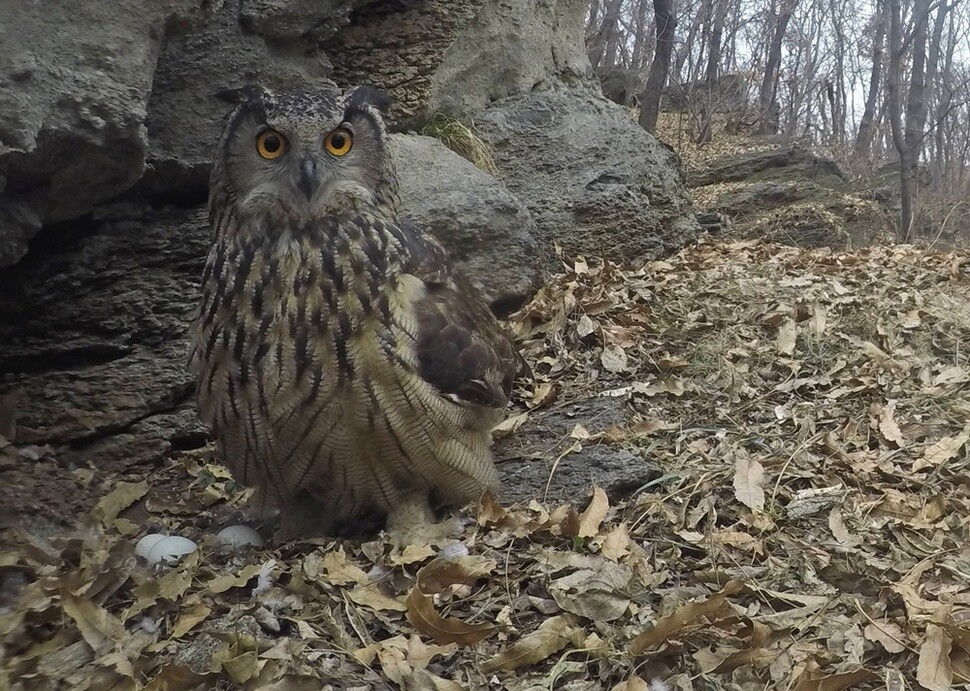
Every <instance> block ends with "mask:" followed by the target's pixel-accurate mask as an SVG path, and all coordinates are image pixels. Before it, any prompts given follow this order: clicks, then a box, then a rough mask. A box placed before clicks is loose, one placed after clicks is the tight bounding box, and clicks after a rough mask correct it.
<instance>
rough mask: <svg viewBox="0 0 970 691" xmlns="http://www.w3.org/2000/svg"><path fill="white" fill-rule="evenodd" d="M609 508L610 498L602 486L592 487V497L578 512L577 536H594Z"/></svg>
mask: <svg viewBox="0 0 970 691" xmlns="http://www.w3.org/2000/svg"><path fill="white" fill-rule="evenodd" d="M609 510H610V500H609V499H608V498H607V496H606V492H604V491H603V488H602V487H596V486H594V487H593V498H592V499H590V502H589V506H587V507H586V510H585V511H583V512H582V513H581V514H579V530H578V531H577V535H579V537H594V536H595V535H596V534H597V533H598V532H599V529H600V524H602V523H603V520H604V519H605V518H606V514H607V513H608V512H609Z"/></svg>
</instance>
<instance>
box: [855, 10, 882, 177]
mask: <svg viewBox="0 0 970 691" xmlns="http://www.w3.org/2000/svg"><path fill="white" fill-rule="evenodd" d="M886 24H887V18H886V12H885V11H884V8H883V7H881V6H880V8H879V9H878V14H877V19H876V26H875V31H876V33H875V36H874V37H873V39H872V72H871V73H870V75H869V92H868V94H866V106H865V110H863V111H862V119H861V120H859V132H858V134H857V135H856V140H855V147H854V148H853V152H852V155H853V157H854V158H855V159H857V160H860V161H862V160H867V159H868V158H869V156H870V154H871V153H872V138H873V135H874V133H875V117H876V107H877V106H878V103H879V86H880V84H881V83H882V62H883V42H884V41H885V37H886Z"/></svg>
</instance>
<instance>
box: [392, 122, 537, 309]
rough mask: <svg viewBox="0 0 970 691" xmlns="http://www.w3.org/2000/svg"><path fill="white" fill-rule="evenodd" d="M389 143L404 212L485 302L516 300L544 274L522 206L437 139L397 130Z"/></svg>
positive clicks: (510, 303) (531, 226)
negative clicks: (437, 242)
mask: <svg viewBox="0 0 970 691" xmlns="http://www.w3.org/2000/svg"><path fill="white" fill-rule="evenodd" d="M391 150H392V153H393V155H394V158H395V165H396V167H397V172H398V179H399V181H400V184H401V203H402V209H401V212H402V215H404V216H407V217H409V218H411V219H412V220H414V221H416V222H417V223H418V224H419V225H420V226H421V227H423V228H424V229H425V230H428V231H429V232H431V234H432V235H434V236H435V237H437V238H438V239H439V240H441V242H442V244H444V245H445V247H446V248H447V249H448V252H449V253H450V254H451V256H452V258H453V259H454V260H455V261H456V262H457V264H458V265H459V266H461V267H462V269H463V270H464V271H465V273H466V274H467V275H468V276H469V277H470V278H471V279H472V282H473V283H475V285H476V286H477V287H478V288H479V289H480V290H481V291H482V293H483V294H484V296H485V298H486V299H487V300H488V301H489V302H491V303H493V304H496V305H498V306H515V305H517V304H521V303H522V302H523V301H524V300H525V299H527V298H528V297H529V296H530V295H531V294H532V293H533V291H534V290H535V289H536V288H537V287H538V284H539V282H540V281H541V276H542V269H541V260H540V256H539V248H538V245H537V243H536V238H535V232H536V227H535V222H534V221H533V220H532V216H531V215H530V214H529V211H528V209H526V208H525V207H524V206H523V205H522V204H521V202H519V201H518V200H517V199H516V198H515V197H513V196H512V195H511V194H509V192H508V190H506V189H505V187H504V186H502V184H501V183H500V182H498V180H496V179H495V178H493V177H492V176H491V175H489V174H488V173H485V172H484V171H482V170H479V169H478V168H476V167H475V166H474V165H472V164H471V163H470V162H468V161H467V160H465V159H464V158H462V157H461V156H459V155H458V154H456V153H454V152H453V151H451V150H450V149H448V148H447V147H446V146H445V145H444V144H442V143H441V142H439V141H438V140H437V139H432V138H431V137H421V136H417V135H403V134H396V135H393V136H392V138H391Z"/></svg>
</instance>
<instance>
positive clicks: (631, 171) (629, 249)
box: [475, 91, 698, 268]
mask: <svg viewBox="0 0 970 691" xmlns="http://www.w3.org/2000/svg"><path fill="white" fill-rule="evenodd" d="M475 125H476V128H477V131H478V134H479V135H480V136H481V137H482V138H483V139H484V140H485V142H486V143H487V144H488V145H489V146H490V147H491V149H492V155H493V157H494V158H495V163H496V165H497V166H498V168H499V173H500V175H499V178H500V179H501V180H502V181H503V182H504V183H505V185H506V187H508V188H509V189H510V190H511V191H512V192H513V193H514V194H515V195H516V196H517V197H518V198H519V199H520V200H522V202H524V203H525V205H526V206H527V207H528V208H529V211H531V212H532V217H533V218H534V219H535V221H536V225H537V226H538V229H539V239H540V242H543V243H545V244H546V245H547V246H550V247H551V246H552V244H553V242H556V243H558V244H559V245H560V246H561V247H562V248H563V249H564V250H565V251H566V253H567V254H569V255H580V254H582V255H586V256H591V257H594V256H606V257H607V258H609V259H613V260H617V261H625V262H634V263H638V262H643V261H646V260H649V259H652V258H655V257H657V256H659V255H661V254H664V253H667V252H670V251H673V250H676V249H678V248H680V247H682V246H683V245H684V244H686V243H688V242H690V241H691V240H692V239H693V238H694V237H695V236H696V234H697V232H698V225H697V221H696V220H695V218H694V211H693V207H692V203H691V199H690V196H689V195H688V194H687V190H686V188H685V187H684V183H683V180H682V178H681V176H680V173H679V172H678V170H677V161H676V157H675V156H674V154H673V152H672V151H671V150H670V149H668V148H666V147H664V146H663V145H661V144H660V143H658V142H657V140H656V139H654V138H653V137H652V136H650V135H649V134H647V133H646V132H645V131H644V130H643V129H642V128H640V126H639V125H637V123H636V122H634V121H633V120H632V119H631V118H630V117H629V115H628V114H627V112H626V111H625V110H624V109H623V108H622V107H621V106H618V105H616V104H615V103H612V102H610V101H607V100H606V99H603V98H602V97H598V96H595V95H592V94H588V93H583V92H567V93H555V92H548V91H547V92H537V93H531V94H526V95H523V96H514V97H511V98H507V99H503V100H501V101H497V102H495V103H494V104H492V105H491V106H489V107H488V108H487V109H486V110H485V112H484V113H483V114H482V115H481V116H479V117H478V118H477V119H476V120H475ZM550 268H554V267H553V266H552V265H550Z"/></svg>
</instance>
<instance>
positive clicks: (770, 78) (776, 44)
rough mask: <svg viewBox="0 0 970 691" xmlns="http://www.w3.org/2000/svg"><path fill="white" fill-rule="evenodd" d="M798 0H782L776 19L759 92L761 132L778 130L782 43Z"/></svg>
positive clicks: (770, 132)
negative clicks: (779, 73)
mask: <svg viewBox="0 0 970 691" xmlns="http://www.w3.org/2000/svg"><path fill="white" fill-rule="evenodd" d="M797 4H798V0H782V4H781V7H780V8H779V9H778V17H777V19H776V20H775V26H774V32H773V34H772V37H771V45H770V46H769V48H768V55H767V57H766V59H765V74H764V78H763V79H762V81H761V89H760V91H759V93H758V104H759V106H760V109H761V113H760V114H761V124H760V126H759V132H760V133H761V134H775V133H776V132H777V131H778V114H779V113H778V99H777V95H778V94H777V91H778V68H779V67H780V65H781V44H782V41H783V40H784V38H785V31H786V30H787V29H788V22H789V21H790V20H791V16H792V14H793V13H794V11H795V7H796V5H797Z"/></svg>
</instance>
